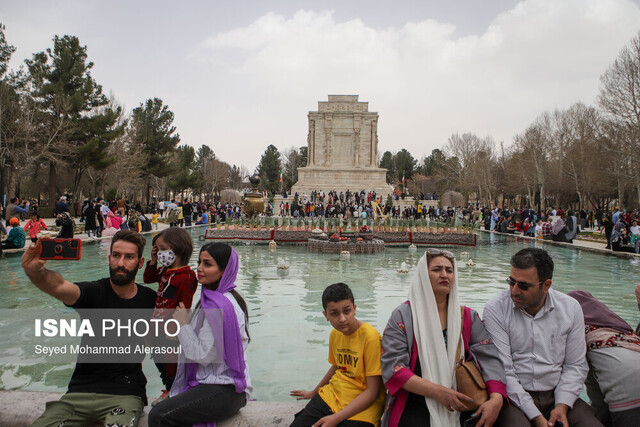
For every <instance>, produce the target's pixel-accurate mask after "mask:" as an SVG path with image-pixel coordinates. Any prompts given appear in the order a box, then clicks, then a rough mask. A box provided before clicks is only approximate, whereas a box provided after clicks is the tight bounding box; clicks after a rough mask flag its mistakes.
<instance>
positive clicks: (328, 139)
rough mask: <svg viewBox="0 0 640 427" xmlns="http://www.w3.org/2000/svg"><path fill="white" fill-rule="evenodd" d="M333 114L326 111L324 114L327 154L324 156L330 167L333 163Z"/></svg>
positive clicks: (326, 164) (327, 165) (325, 163)
mask: <svg viewBox="0 0 640 427" xmlns="http://www.w3.org/2000/svg"><path fill="white" fill-rule="evenodd" d="M332 118H333V115H332V114H331V113H326V114H325V115H324V138H325V144H326V146H325V156H324V165H325V166H326V167H329V165H330V163H331V119H332Z"/></svg>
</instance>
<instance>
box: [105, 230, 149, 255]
mask: <svg viewBox="0 0 640 427" xmlns="http://www.w3.org/2000/svg"><path fill="white" fill-rule="evenodd" d="M118 240H124V241H125V242H130V243H133V244H134V245H136V246H137V247H138V258H142V253H143V252H144V246H145V245H146V244H147V240H146V239H145V238H144V237H142V235H141V234H139V233H136V232H135V231H133V230H120V231H118V232H117V233H116V234H114V235H113V237H112V238H111V249H113V244H114V243H115V242H117V241H118Z"/></svg>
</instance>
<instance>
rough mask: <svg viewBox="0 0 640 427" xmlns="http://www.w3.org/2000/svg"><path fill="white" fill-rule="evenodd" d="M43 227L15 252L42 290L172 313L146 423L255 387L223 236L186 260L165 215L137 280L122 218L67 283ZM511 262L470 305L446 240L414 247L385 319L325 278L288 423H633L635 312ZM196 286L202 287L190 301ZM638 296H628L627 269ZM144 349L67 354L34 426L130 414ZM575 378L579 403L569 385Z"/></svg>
mask: <svg viewBox="0 0 640 427" xmlns="http://www.w3.org/2000/svg"><path fill="white" fill-rule="evenodd" d="M85 220H86V219H85ZM41 242H42V239H36V241H35V243H32V244H31V245H30V246H29V248H28V249H27V251H26V252H25V253H24V255H23V257H22V266H23V268H24V271H25V273H26V274H27V276H28V277H29V278H30V280H31V281H32V282H33V283H34V284H35V285H36V286H37V287H38V288H39V289H41V290H42V291H44V292H46V293H48V294H49V295H51V296H53V297H55V298H57V299H58V300H60V301H61V302H63V303H65V304H66V305H68V306H71V307H74V308H76V309H83V308H108V309H112V308H149V309H154V310H153V317H154V318H158V319H168V318H173V319H175V321H177V323H179V325H180V328H179V331H178V332H177V339H178V341H177V342H176V341H174V344H173V345H178V344H179V345H180V346H181V349H182V352H181V353H180V355H179V357H178V360H177V361H174V362H167V361H161V360H156V366H157V367H158V371H159V375H160V377H161V379H162V382H163V384H164V386H165V390H164V391H163V393H162V395H161V396H160V398H158V399H156V401H155V402H154V405H153V408H152V409H151V412H150V413H149V425H151V426H177V425H191V424H202V425H204V424H207V423H215V422H216V421H221V420H224V419H226V418H229V417H230V416H232V415H234V414H235V413H237V412H238V411H239V410H240V409H241V408H242V407H243V406H245V405H246V402H247V401H248V400H249V399H250V398H251V393H252V390H253V388H252V381H251V376H250V374H249V372H250V370H249V366H248V363H247V357H246V351H247V346H248V345H249V342H250V334H249V327H248V317H249V312H248V308H247V304H246V302H245V301H244V299H243V298H242V296H241V295H240V294H239V293H238V292H237V290H236V289H235V288H236V278H237V274H238V271H239V268H240V265H239V260H238V255H237V253H236V251H235V250H234V249H233V248H232V247H231V246H229V245H226V244H222V243H209V244H206V245H204V246H203V247H202V248H201V249H200V252H199V257H198V265H197V268H196V271H195V272H194V271H193V270H192V269H191V267H190V266H189V265H188V260H189V258H190V256H191V253H192V251H193V241H192V240H191V237H190V235H189V233H187V232H186V231H185V230H184V229H182V228H180V227H171V228H166V229H164V230H163V231H161V232H160V233H158V234H157V235H155V236H154V238H153V240H152V243H151V244H152V246H153V247H152V251H151V259H150V260H149V262H148V263H147V265H146V267H145V271H144V281H145V282H146V283H158V289H157V291H153V290H151V289H150V288H148V287H146V286H144V285H140V284H136V283H135V277H136V273H137V271H138V270H139V269H140V268H142V267H143V266H144V262H145V260H144V258H143V255H142V254H143V250H144V247H145V244H146V240H145V238H144V237H143V236H142V235H141V234H139V233H137V232H135V231H134V230H131V229H129V230H120V231H118V232H117V233H116V234H115V235H114V236H113V238H112V240H111V243H110V252H109V258H108V263H109V276H108V277H106V278H103V279H99V280H97V281H93V282H81V283H72V282H69V281H68V280H66V279H64V278H63V276H62V275H60V274H59V273H56V272H53V271H51V270H48V269H47V268H46V261H45V260H42V259H40V258H39V246H40V245H41ZM510 264H511V268H510V271H509V272H506V271H505V276H507V279H506V289H505V290H504V291H501V292H499V293H498V294H496V295H495V296H494V297H493V298H491V299H490V300H489V302H488V303H487V304H486V306H485V308H484V313H483V316H482V318H481V316H480V314H479V313H477V312H476V311H474V310H472V309H470V308H469V307H465V306H461V305H460V302H459V300H460V297H459V285H458V283H459V279H458V275H457V260H456V258H455V256H454V254H453V253H452V252H449V251H446V250H439V249H434V248H429V249H427V250H426V252H425V253H424V255H423V256H422V257H421V259H420V261H419V263H418V265H417V267H416V271H415V274H414V277H413V280H412V281H411V285H410V289H409V293H408V300H407V301H406V302H405V303H403V304H401V305H400V306H399V307H398V308H396V309H395V310H394V311H393V313H392V314H391V316H390V318H389V321H388V323H387V325H386V327H385V329H384V331H383V333H382V334H380V333H379V332H378V331H377V330H376V329H375V328H374V327H373V326H372V325H370V324H368V323H365V322H362V321H360V320H358V319H357V317H356V308H357V307H356V302H355V300H354V297H353V293H352V292H351V290H350V288H349V286H348V285H347V284H345V283H335V284H332V285H330V286H328V287H327V288H326V289H325V291H324V293H323V295H322V312H323V314H324V316H325V318H326V319H327V321H328V322H329V323H330V324H331V326H332V327H333V329H332V331H331V334H330V337H329V349H328V361H329V368H328V370H327V372H326V374H325V375H324V376H323V378H322V379H321V380H320V381H319V382H318V384H317V386H316V387H315V388H314V389H312V390H302V389H296V390H293V391H291V395H292V396H294V397H296V398H298V399H310V401H309V403H308V404H307V405H306V406H305V407H304V409H303V410H302V411H301V412H299V413H298V414H296V415H295V418H294V421H293V423H292V424H291V425H292V426H294V427H298V426H305V427H306V426H336V425H339V426H362V427H364V426H369V427H371V426H378V425H383V426H416V425H431V426H457V425H470V424H469V423H475V425H477V426H492V425H496V426H509V427H511V426H529V425H534V426H550V427H552V426H556V425H563V426H573V425H580V426H601V425H607V426H616V427H618V426H635V425H637V420H638V419H640V400H639V399H638V396H640V336H638V335H637V334H638V332H639V330H640V324H639V325H638V329H637V330H636V331H634V330H633V329H632V328H631V326H629V325H628V324H627V323H626V322H625V321H624V320H622V319H621V318H620V317H619V316H617V315H616V314H615V313H613V312H612V311H611V310H609V309H608V308H607V307H606V306H605V305H604V304H603V303H602V302H600V301H598V300H597V299H595V298H594V297H593V296H592V295H591V294H589V293H588V292H585V291H576V292H572V293H570V294H569V295H565V294H563V293H561V292H559V291H556V290H554V289H553V288H552V281H553V273H554V263H553V259H552V258H551V256H550V255H549V254H548V253H547V252H546V251H544V250H543V249H538V248H526V249H522V250H520V251H518V252H517V253H516V254H515V255H513V257H512V258H511V261H510ZM198 286H201V294H200V298H199V299H198V300H197V301H196V304H195V306H194V307H193V310H188V309H189V308H191V306H192V302H193V296H194V294H195V291H196V289H197V287H198ZM636 296H637V298H638V308H639V309H640V284H639V285H638V287H637V288H636ZM159 339H162V340H163V339H164V338H163V337H159ZM319 358H320V356H319ZM141 361H142V359H140V360H138V361H137V363H127V364H118V363H103V364H99V365H98V364H92V363H81V362H78V363H77V364H76V369H75V371H74V373H73V375H72V378H71V381H70V383H69V388H68V392H67V393H66V394H65V395H64V396H63V397H62V398H61V399H60V400H59V401H57V402H50V403H49V404H48V405H47V409H46V411H45V412H44V413H43V414H42V416H41V417H40V418H39V419H38V420H37V421H36V422H35V423H34V424H33V425H34V426H48V425H59V424H60V425H62V424H65V425H67V424H80V425H83V424H85V423H88V422H93V421H96V420H97V421H100V422H103V423H104V424H105V425H130V426H134V427H135V426H136V425H137V423H138V421H139V419H140V416H141V415H140V414H141V413H142V409H143V406H144V405H145V404H146V403H147V397H146V396H147V394H146V390H145V384H146V378H145V374H144V373H143V371H142V364H141ZM463 362H464V365H465V366H467V365H472V366H473V367H474V369H475V370H476V371H477V372H478V373H479V374H478V375H480V376H481V377H482V380H483V382H484V384H485V387H486V392H483V391H482V389H479V388H478V389H479V390H480V392H481V393H484V397H482V395H481V397H480V398H479V397H476V398H475V399H473V398H471V397H469V395H468V394H465V393H467V391H466V388H463V386H462V383H460V380H457V379H456V378H458V371H459V368H460V366H461V365H462V364H463ZM585 384H586V387H587V392H588V395H589V398H590V401H591V405H589V404H587V403H586V402H584V401H583V400H581V399H580V397H579V396H580V393H581V392H582V390H583V387H584V386H585ZM476 391H477V390H476ZM96 397H98V398H96ZM560 423H562V424H560ZM210 425H213V424H210Z"/></svg>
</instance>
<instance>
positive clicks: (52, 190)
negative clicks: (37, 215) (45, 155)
mask: <svg viewBox="0 0 640 427" xmlns="http://www.w3.org/2000/svg"><path fill="white" fill-rule="evenodd" d="M57 199H58V198H57V197H56V165H55V163H53V162H49V207H54V206H55V205H56V200H57ZM52 212H53V211H52Z"/></svg>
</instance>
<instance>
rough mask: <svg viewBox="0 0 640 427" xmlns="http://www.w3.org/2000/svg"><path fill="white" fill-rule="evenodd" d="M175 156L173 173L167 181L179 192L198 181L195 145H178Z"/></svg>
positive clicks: (170, 186) (193, 185)
mask: <svg viewBox="0 0 640 427" xmlns="http://www.w3.org/2000/svg"><path fill="white" fill-rule="evenodd" d="M174 158H175V161H174V162H173V164H174V166H173V168H172V169H173V173H172V174H171V175H170V176H169V180H168V182H167V184H168V186H169V188H171V189H172V190H174V191H175V192H176V193H179V192H184V190H187V189H189V188H193V187H195V186H196V184H197V182H198V181H197V173H196V168H195V166H196V163H195V160H196V152H195V150H194V149H193V147H191V146H188V145H180V146H178V148H177V149H176V151H175V154H174ZM183 199H184V197H183Z"/></svg>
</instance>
